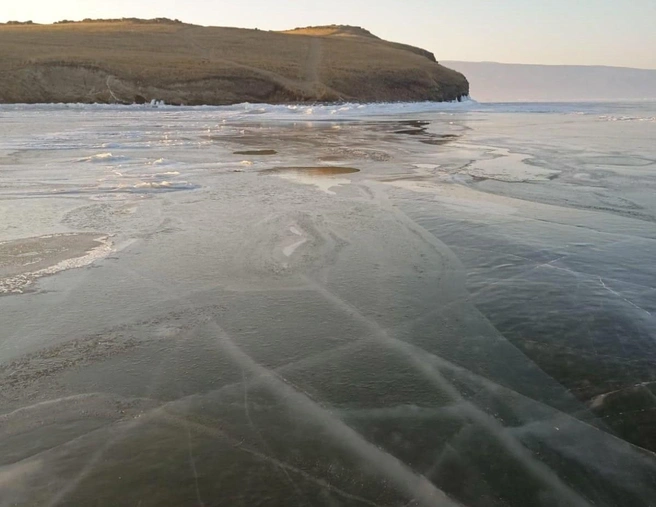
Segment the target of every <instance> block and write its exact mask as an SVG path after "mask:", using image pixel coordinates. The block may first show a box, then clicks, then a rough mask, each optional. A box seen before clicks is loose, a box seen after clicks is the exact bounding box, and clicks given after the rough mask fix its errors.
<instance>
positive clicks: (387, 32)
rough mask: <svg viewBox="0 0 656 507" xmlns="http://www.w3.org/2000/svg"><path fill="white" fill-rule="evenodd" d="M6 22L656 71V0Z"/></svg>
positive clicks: (76, 5) (165, 7)
mask: <svg viewBox="0 0 656 507" xmlns="http://www.w3.org/2000/svg"><path fill="white" fill-rule="evenodd" d="M3 3H4V5H3V6H2V9H0V21H9V20H17V21H26V20H32V21H34V22H36V23H51V22H53V21H58V20H60V19H72V20H80V19H83V18H120V17H140V18H155V17H168V18H173V19H175V18H177V19H180V20H181V21H185V22H188V23H195V24H200V25H214V26H236V27H243V28H259V29H261V30H283V29H288V28H294V27H298V26H308V25H325V24H332V23H336V24H348V25H356V26H362V27H364V28H367V29H368V30H370V31H371V32H373V33H374V34H376V35H378V36H379V37H382V38H384V39H387V40H393V41H397V42H405V43H408V44H412V45H415V46H419V47H422V48H425V49H428V50H429V51H432V52H433V53H435V55H436V57H437V59H438V60H464V61H494V62H504V63H533V64H566V65H610V66H621V67H636V68H643V69H656V0H629V1H628V2H619V1H618V0H497V1H492V0H330V1H328V2H326V1H315V0H305V1H301V0H187V1H182V0H103V1H100V0H56V1H53V0H19V1H15V2H11V1H6V2H3Z"/></svg>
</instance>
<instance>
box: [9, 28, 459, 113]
mask: <svg viewBox="0 0 656 507" xmlns="http://www.w3.org/2000/svg"><path fill="white" fill-rule="evenodd" d="M468 93H469V87H468V83H467V80H466V79H465V78H464V76H463V75H461V74H460V73H458V72H456V71H453V70H450V69H448V68H446V67H444V66H442V65H440V64H438V63H437V62H436V61H435V58H434V56H433V55H432V54H431V53H429V52H428V51H424V50H422V49H419V48H414V47H412V46H407V45H404V44H398V43H393V42H387V41H384V40H381V39H379V38H378V37H376V36H374V35H372V34H371V33H369V32H368V31H366V30H364V29H362V28H358V27H347V26H341V25H331V26H327V27H313V28H307V29H296V30H291V31H288V32H268V31H261V30H248V29H239V28H221V27H201V26H196V25H189V24H185V23H181V22H179V21H177V20H173V21H172V20H166V19H157V20H138V19H121V20H85V21H83V22H68V21H64V22H60V23H56V24H52V25H38V24H17V23H12V24H5V25H1V26H0V103H39V102H85V103H86V102H104V103H110V102H119V103H132V102H134V101H135V100H136V101H143V100H146V101H150V100H151V99H157V100H164V101H165V102H167V103H172V104H190V105H194V104H231V103H238V102H269V103H289V102H315V101H362V102H364V101H367V102H368V101H416V100H435V101H443V100H456V99H458V98H459V97H461V96H463V95H467V94H468Z"/></svg>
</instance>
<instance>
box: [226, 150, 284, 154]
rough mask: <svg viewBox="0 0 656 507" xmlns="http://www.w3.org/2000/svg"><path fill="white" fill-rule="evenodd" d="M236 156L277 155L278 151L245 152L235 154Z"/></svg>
mask: <svg viewBox="0 0 656 507" xmlns="http://www.w3.org/2000/svg"><path fill="white" fill-rule="evenodd" d="M233 153H234V154H235V155H275V154H277V153H278V152H277V151H276V150H243V151H235V152H233Z"/></svg>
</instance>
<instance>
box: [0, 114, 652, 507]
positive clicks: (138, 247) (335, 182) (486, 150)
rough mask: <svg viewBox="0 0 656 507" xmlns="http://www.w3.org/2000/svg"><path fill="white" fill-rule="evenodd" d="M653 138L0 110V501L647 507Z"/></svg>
mask: <svg viewBox="0 0 656 507" xmlns="http://www.w3.org/2000/svg"><path fill="white" fill-rule="evenodd" d="M655 139H656V103H654V102H651V103H648V102H642V103H641V102H632V103H624V104H613V103H590V104H477V103H475V102H470V103H462V104H392V105H348V104H346V105H339V106H316V107H310V106H294V107H287V106H266V105H248V104H246V105H239V106H231V107H223V108H217V107H201V108H180V107H177V108H176V107H166V106H164V107H159V108H144V107H141V106H140V107H137V106H135V107H116V106H81V105H80V106H78V105H72V106H65V105H43V106H21V105H16V106H0V323H1V325H0V507H5V506H7V507H8V506H14V505H20V506H23V505H35V506H36V505H39V506H41V505H44V506H66V505H96V506H116V505H132V506H142V507H146V506H186V505H189V506H210V505H212V506H218V505H226V506H233V505H243V506H254V505H299V506H304V505H305V506H310V505H312V506H314V505H326V506H336V505H352V506H359V505H376V506H399V507H402V506H431V505H436V506H455V505H463V506H472V507H478V506H481V507H487V506H499V507H500V506H517V507H524V506H555V505H558V506H587V505H595V506H617V505H626V506H650V505H654V499H655V498H656V454H654V453H655V452H656V317H655V315H656V197H655V195H656V144H655V143H654V140H655Z"/></svg>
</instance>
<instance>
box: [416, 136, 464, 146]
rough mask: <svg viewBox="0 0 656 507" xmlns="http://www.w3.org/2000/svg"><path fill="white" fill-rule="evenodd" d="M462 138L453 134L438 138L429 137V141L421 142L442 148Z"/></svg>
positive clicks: (423, 140)
mask: <svg viewBox="0 0 656 507" xmlns="http://www.w3.org/2000/svg"><path fill="white" fill-rule="evenodd" d="M460 137H462V136H458V135H455V134H443V135H439V136H434V137H431V138H430V139H422V140H421V142H422V143H424V144H430V145H431V146H442V145H444V144H448V143H451V142H453V141H455V140H456V139H459V138H460Z"/></svg>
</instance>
